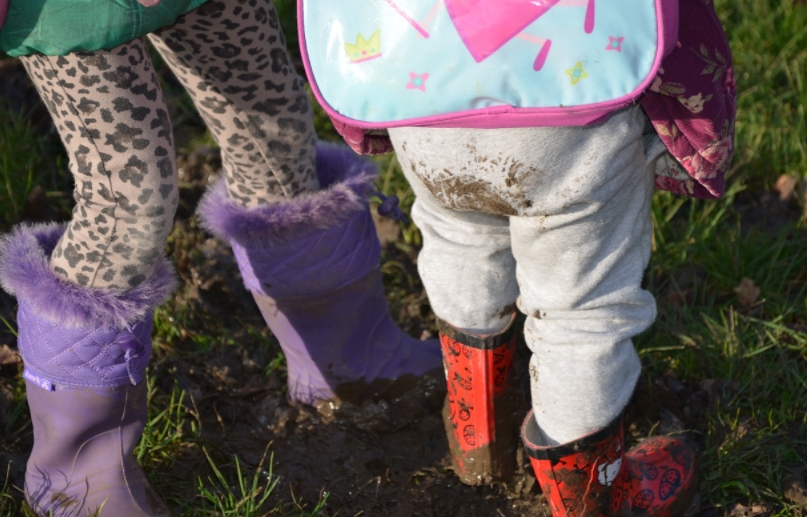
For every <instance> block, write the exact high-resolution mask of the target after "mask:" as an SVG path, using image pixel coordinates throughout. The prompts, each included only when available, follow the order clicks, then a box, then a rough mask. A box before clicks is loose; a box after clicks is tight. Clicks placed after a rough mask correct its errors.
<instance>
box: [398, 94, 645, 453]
mask: <svg viewBox="0 0 807 517" xmlns="http://www.w3.org/2000/svg"><path fill="white" fill-rule="evenodd" d="M645 120H646V119H645V117H644V115H643V113H642V112H641V110H640V109H639V108H638V107H632V108H628V109H625V110H622V111H620V112H617V113H616V114H614V115H612V116H611V117H610V118H609V119H608V121H606V122H605V123H603V124H601V125H598V126H589V127H583V128H529V129H499V130H472V129H432V128H400V129H394V130H390V136H391V138H392V142H393V145H394V146H395V150H396V152H397V153H398V159H399V161H400V163H401V166H402V167H403V169H404V172H405V174H406V176H407V178H408V179H409V181H410V183H411V184H412V188H413V189H414V191H415V194H416V195H417V199H416V201H415V205H414V207H413V209H412V218H413V219H414V221H415V223H416V224H417V225H418V226H419V228H420V230H421V232H422V233H423V250H422V251H421V253H420V256H419V258H418V268H419V271H420V274H421V277H422V279H423V283H424V285H425V288H426V291H427V294H428V295H429V300H430V302H431V305H432V308H433V309H434V312H435V314H436V315H437V316H438V317H439V318H441V319H443V320H445V321H447V322H448V323H451V324H452V325H454V326H456V327H458V328H461V329H464V330H466V331H470V332H474V333H491V332H493V333H495V332H498V331H500V330H503V328H504V326H505V325H506V324H507V321H508V319H509V315H510V314H511V313H512V310H513V307H514V305H513V304H517V305H518V308H519V309H520V310H521V311H522V312H523V313H525V314H526V315H527V322H526V327H525V337H526V342H527V345H528V346H529V348H530V350H531V351H532V358H531V361H530V378H531V379H530V380H531V391H532V405H533V408H534V410H535V417H536V420H537V422H538V424H539V426H540V428H541V430H542V432H543V433H544V438H545V439H546V440H547V441H548V444H550V445H551V444H558V443H566V442H569V441H571V440H574V439H576V438H579V437H582V436H584V435H586V434H588V433H590V432H592V431H595V430H598V429H601V428H602V427H603V426H605V425H607V424H608V423H609V422H610V421H612V420H613V419H614V418H615V417H616V416H617V415H618V414H619V413H620V411H622V409H623V408H624V407H625V405H626V404H627V402H628V400H629V398H630V396H631V393H632V392H633V388H634V386H635V384H636V380H637V378H638V376H639V371H640V368H641V366H640V362H639V357H638V355H637V354H636V352H635V350H634V348H633V345H632V342H631V337H633V336H635V335H637V334H639V333H640V332H642V331H643V330H645V329H647V328H648V327H649V326H650V324H651V323H652V322H653V320H654V319H655V315H656V308H655V301H654V299H653V297H652V295H651V294H650V293H648V292H647V291H645V290H644V289H642V288H641V280H642V274H643V271H644V269H645V268H646V266H647V263H648V260H649V256H650V239H651V223H650V217H649V211H650V199H651V194H652V189H653V174H652V172H651V167H650V163H649V162H650V161H651V160H652V159H654V158H655V156H656V155H657V154H658V151H657V149H656V148H655V147H654V148H653V149H652V150H650V151H646V149H645V147H646V146H645V143H644V138H643V129H644V125H645Z"/></svg>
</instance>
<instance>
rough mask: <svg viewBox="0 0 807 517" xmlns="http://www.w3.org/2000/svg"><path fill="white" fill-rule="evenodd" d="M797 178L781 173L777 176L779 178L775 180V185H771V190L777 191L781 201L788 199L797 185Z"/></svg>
mask: <svg viewBox="0 0 807 517" xmlns="http://www.w3.org/2000/svg"><path fill="white" fill-rule="evenodd" d="M798 183H799V179H798V178H797V177H795V176H790V175H789V174H782V175H781V176H779V179H777V180H776V185H774V186H773V190H775V191H776V192H778V193H779V199H780V200H782V201H790V198H791V197H793V192H794V191H795V190H796V185H798Z"/></svg>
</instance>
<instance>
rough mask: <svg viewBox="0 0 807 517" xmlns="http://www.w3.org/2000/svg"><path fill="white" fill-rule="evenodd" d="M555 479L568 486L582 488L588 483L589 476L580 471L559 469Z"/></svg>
mask: <svg viewBox="0 0 807 517" xmlns="http://www.w3.org/2000/svg"><path fill="white" fill-rule="evenodd" d="M554 474H555V478H556V479H557V480H559V481H560V482H562V483H563V484H564V485H568V486H580V485H583V484H585V483H586V481H588V474H587V473H586V471H585V470H580V469H574V468H573V469H558V470H556V471H555V473H554Z"/></svg>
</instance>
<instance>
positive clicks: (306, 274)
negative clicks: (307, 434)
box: [199, 144, 441, 404]
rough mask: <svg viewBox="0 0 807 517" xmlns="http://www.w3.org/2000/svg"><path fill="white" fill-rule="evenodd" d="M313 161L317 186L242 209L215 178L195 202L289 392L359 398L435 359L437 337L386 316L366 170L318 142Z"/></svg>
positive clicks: (370, 174) (303, 397)
mask: <svg viewBox="0 0 807 517" xmlns="http://www.w3.org/2000/svg"><path fill="white" fill-rule="evenodd" d="M316 165H317V175H318V177H319V182H320V185H321V186H322V190H320V191H318V192H314V193H308V194H304V195H301V196H298V197H295V198H293V199H289V200H287V201H285V202H283V203H279V204H274V205H268V206H263V207H258V208H252V209H247V208H244V207H241V206H240V205H237V204H236V203H234V202H233V201H232V200H231V199H229V197H228V196H227V193H226V189H225V188H224V184H223V183H219V184H218V185H216V186H214V187H213V188H212V189H211V190H210V191H209V192H208V193H207V194H206V195H205V197H204V199H203V200H202V202H201V203H200V207H199V215H200V218H201V220H202V222H203V224H204V225H205V227H207V228H208V229H209V230H210V231H211V232H213V233H214V234H215V235H216V236H218V237H219V238H221V239H222V240H225V241H227V242H229V243H230V244H231V245H232V247H233V252H234V254H235V257H236V260H237V262H238V267H239V269H240V271H241V276H242V278H243V280H244V284H245V285H246V287H247V288H248V289H249V290H250V291H251V292H252V293H253V296H254V297H255V300H256V302H257V304H258V307H259V308H260V310H261V312H262V314H263V316H264V318H265V320H266V322H267V324H268V325H269V328H270V329H271V330H272V332H273V333H274V335H275V337H277V339H278V341H279V342H280V346H281V348H282V349H283V352H284V354H285V356H286V361H287V366H288V382H289V397H290V398H291V400H292V401H294V402H301V403H306V404H315V403H317V402H318V401H325V400H332V399H346V398H353V397H354V395H359V396H363V395H366V394H367V393H365V394H362V393H360V392H361V391H362V387H364V391H365V392H369V393H372V392H373V391H374V390H377V389H379V388H378V386H379V385H380V383H378V382H376V381H386V380H394V379H399V378H401V377H403V376H406V375H412V376H419V375H421V374H423V373H426V372H428V371H430V370H436V369H438V368H440V364H441V359H440V351H439V347H438V346H437V343H436V342H434V341H432V342H421V341H418V340H416V339H413V338H412V337H410V336H408V335H406V334H405V333H403V332H402V331H401V330H400V329H399V328H398V326H397V325H396V324H395V322H394V321H393V320H392V317H391V315H390V313H389V308H388V305H387V301H386V298H385V296H384V289H383V284H382V278H381V270H380V260H381V246H380V244H379V242H378V237H377V236H376V232H375V225H374V223H373V220H372V217H371V215H370V209H369V206H368V196H369V193H370V192H371V191H372V185H373V181H374V179H375V177H376V175H377V170H376V168H375V166H374V165H373V164H372V163H371V162H367V161H366V160H364V159H361V158H359V157H357V156H356V155H355V154H354V153H353V152H352V151H351V150H350V149H347V148H344V147H337V146H332V145H327V144H319V145H318V146H317V162H316ZM373 384H374V385H375V386H371V385H373ZM381 384H383V383H381Z"/></svg>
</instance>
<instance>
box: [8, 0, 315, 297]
mask: <svg viewBox="0 0 807 517" xmlns="http://www.w3.org/2000/svg"><path fill="white" fill-rule="evenodd" d="M148 37H149V39H150V40H151V42H152V44H153V45H154V46H155V47H156V49H157V50H158V51H159V53H160V54H161V55H162V56H163V58H164V59H165V61H166V63H167V64H168V65H169V66H170V67H171V69H172V70H173V71H174V73H175V74H176V76H177V77H178V79H179V80H180V82H181V83H182V84H183V86H184V87H185V88H186V89H187V90H188V92H189V93H190V95H191V97H192V99H193V102H194V103H195V105H196V108H197V109H198V110H199V112H200V113H201V115H202V117H203V118H204V120H205V122H206V123H207V125H208V127H209V128H210V130H211V132H212V134H213V137H214V138H215V139H216V141H217V143H218V144H219V146H220V147H221V150H222V164H223V168H224V173H225V174H226V179H227V187H228V192H229V194H230V197H231V198H232V199H233V200H235V201H236V202H238V203H241V204H242V205H244V206H247V207H255V206H258V205H261V204H266V203H272V202H276V201H279V200H281V199H283V198H285V197H290V196H294V195H296V194H299V193H301V192H304V191H311V190H317V189H318V188H319V183H318V180H317V178H316V175H315V173H314V158H315V156H314V153H315V151H314V144H315V133H314V129H313V124H312V116H311V109H310V106H309V103H308V98H307V96H306V93H305V90H304V89H303V87H302V85H303V82H302V80H301V79H300V78H299V77H298V76H297V75H296V73H295V71H294V68H293V67H292V66H291V64H290V62H289V57H288V53H287V51H286V47H285V41H284V38H283V34H282V32H281V30H280V26H279V23H278V19H277V15H276V13H275V11H274V8H273V7H272V5H271V3H269V2H255V1H254V0H211V1H210V2H208V3H207V4H205V5H203V6H202V7H200V8H199V9H197V10H195V11H193V12H191V13H188V14H187V15H185V16H184V17H182V18H180V19H179V20H178V21H177V23H176V24H175V25H173V26H170V27H166V28H164V29H161V30H160V31H158V32H156V33H154V34H151V35H149V36H148ZM22 62H23V64H24V65H25V67H26V70H27V71H28V74H29V76H30V77H31V79H32V80H33V82H34V84H35V85H36V87H37V89H38V91H39V93H40V96H41V97H42V99H43V101H44V103H45V104H46V105H47V107H48V110H49V111H50V113H51V115H52V117H53V119H54V122H55V124H56V127H57V128H58V131H59V134H60V135H61V138H62V141H63V142H64V145H65V147H66V148H67V151H68V155H69V157H70V170H71V172H72V173H73V175H74V178H75V184H76V188H75V192H74V197H75V199H76V207H75V209H74V211H73V218H72V221H71V222H70V224H69V226H68V230H67V232H66V233H65V235H64V237H63V238H62V239H61V240H60V242H59V244H58V246H57V247H56V249H55V251H54V253H53V255H52V257H51V266H52V267H53V269H54V270H55V271H56V272H57V273H59V274H60V275H62V276H64V277H65V278H66V279H68V280H71V281H73V282H76V283H78V284H81V285H84V286H92V287H102V288H120V289H128V288H130V287H133V286H136V285H138V284H140V283H142V282H143V281H145V280H146V279H147V278H149V277H150V276H151V275H152V273H153V270H154V267H155V263H156V261H157V258H158V257H159V256H161V255H162V254H163V253H164V249H165V244H166V239H167V237H168V233H169V231H170V229H171V224H172V221H173V216H174V213H175V211H176V206H177V202H178V190H177V181H178V180H177V175H176V157H175V154H176V152H175V148H174V143H173V137H172V133H171V123H170V121H169V119H168V110H167V109H166V105H165V100H164V99H163V95H162V91H161V90H160V86H159V84H158V83H157V78H156V76H155V73H154V67H153V64H152V62H151V59H150V58H149V55H148V54H147V52H146V47H145V42H144V40H142V39H138V40H134V41H131V42H130V43H127V44H124V45H122V46H120V47H118V48H115V49H112V50H108V51H97V52H76V53H73V54H70V55H67V56H64V57H48V56H43V55H31V56H28V57H24V58H22Z"/></svg>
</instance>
